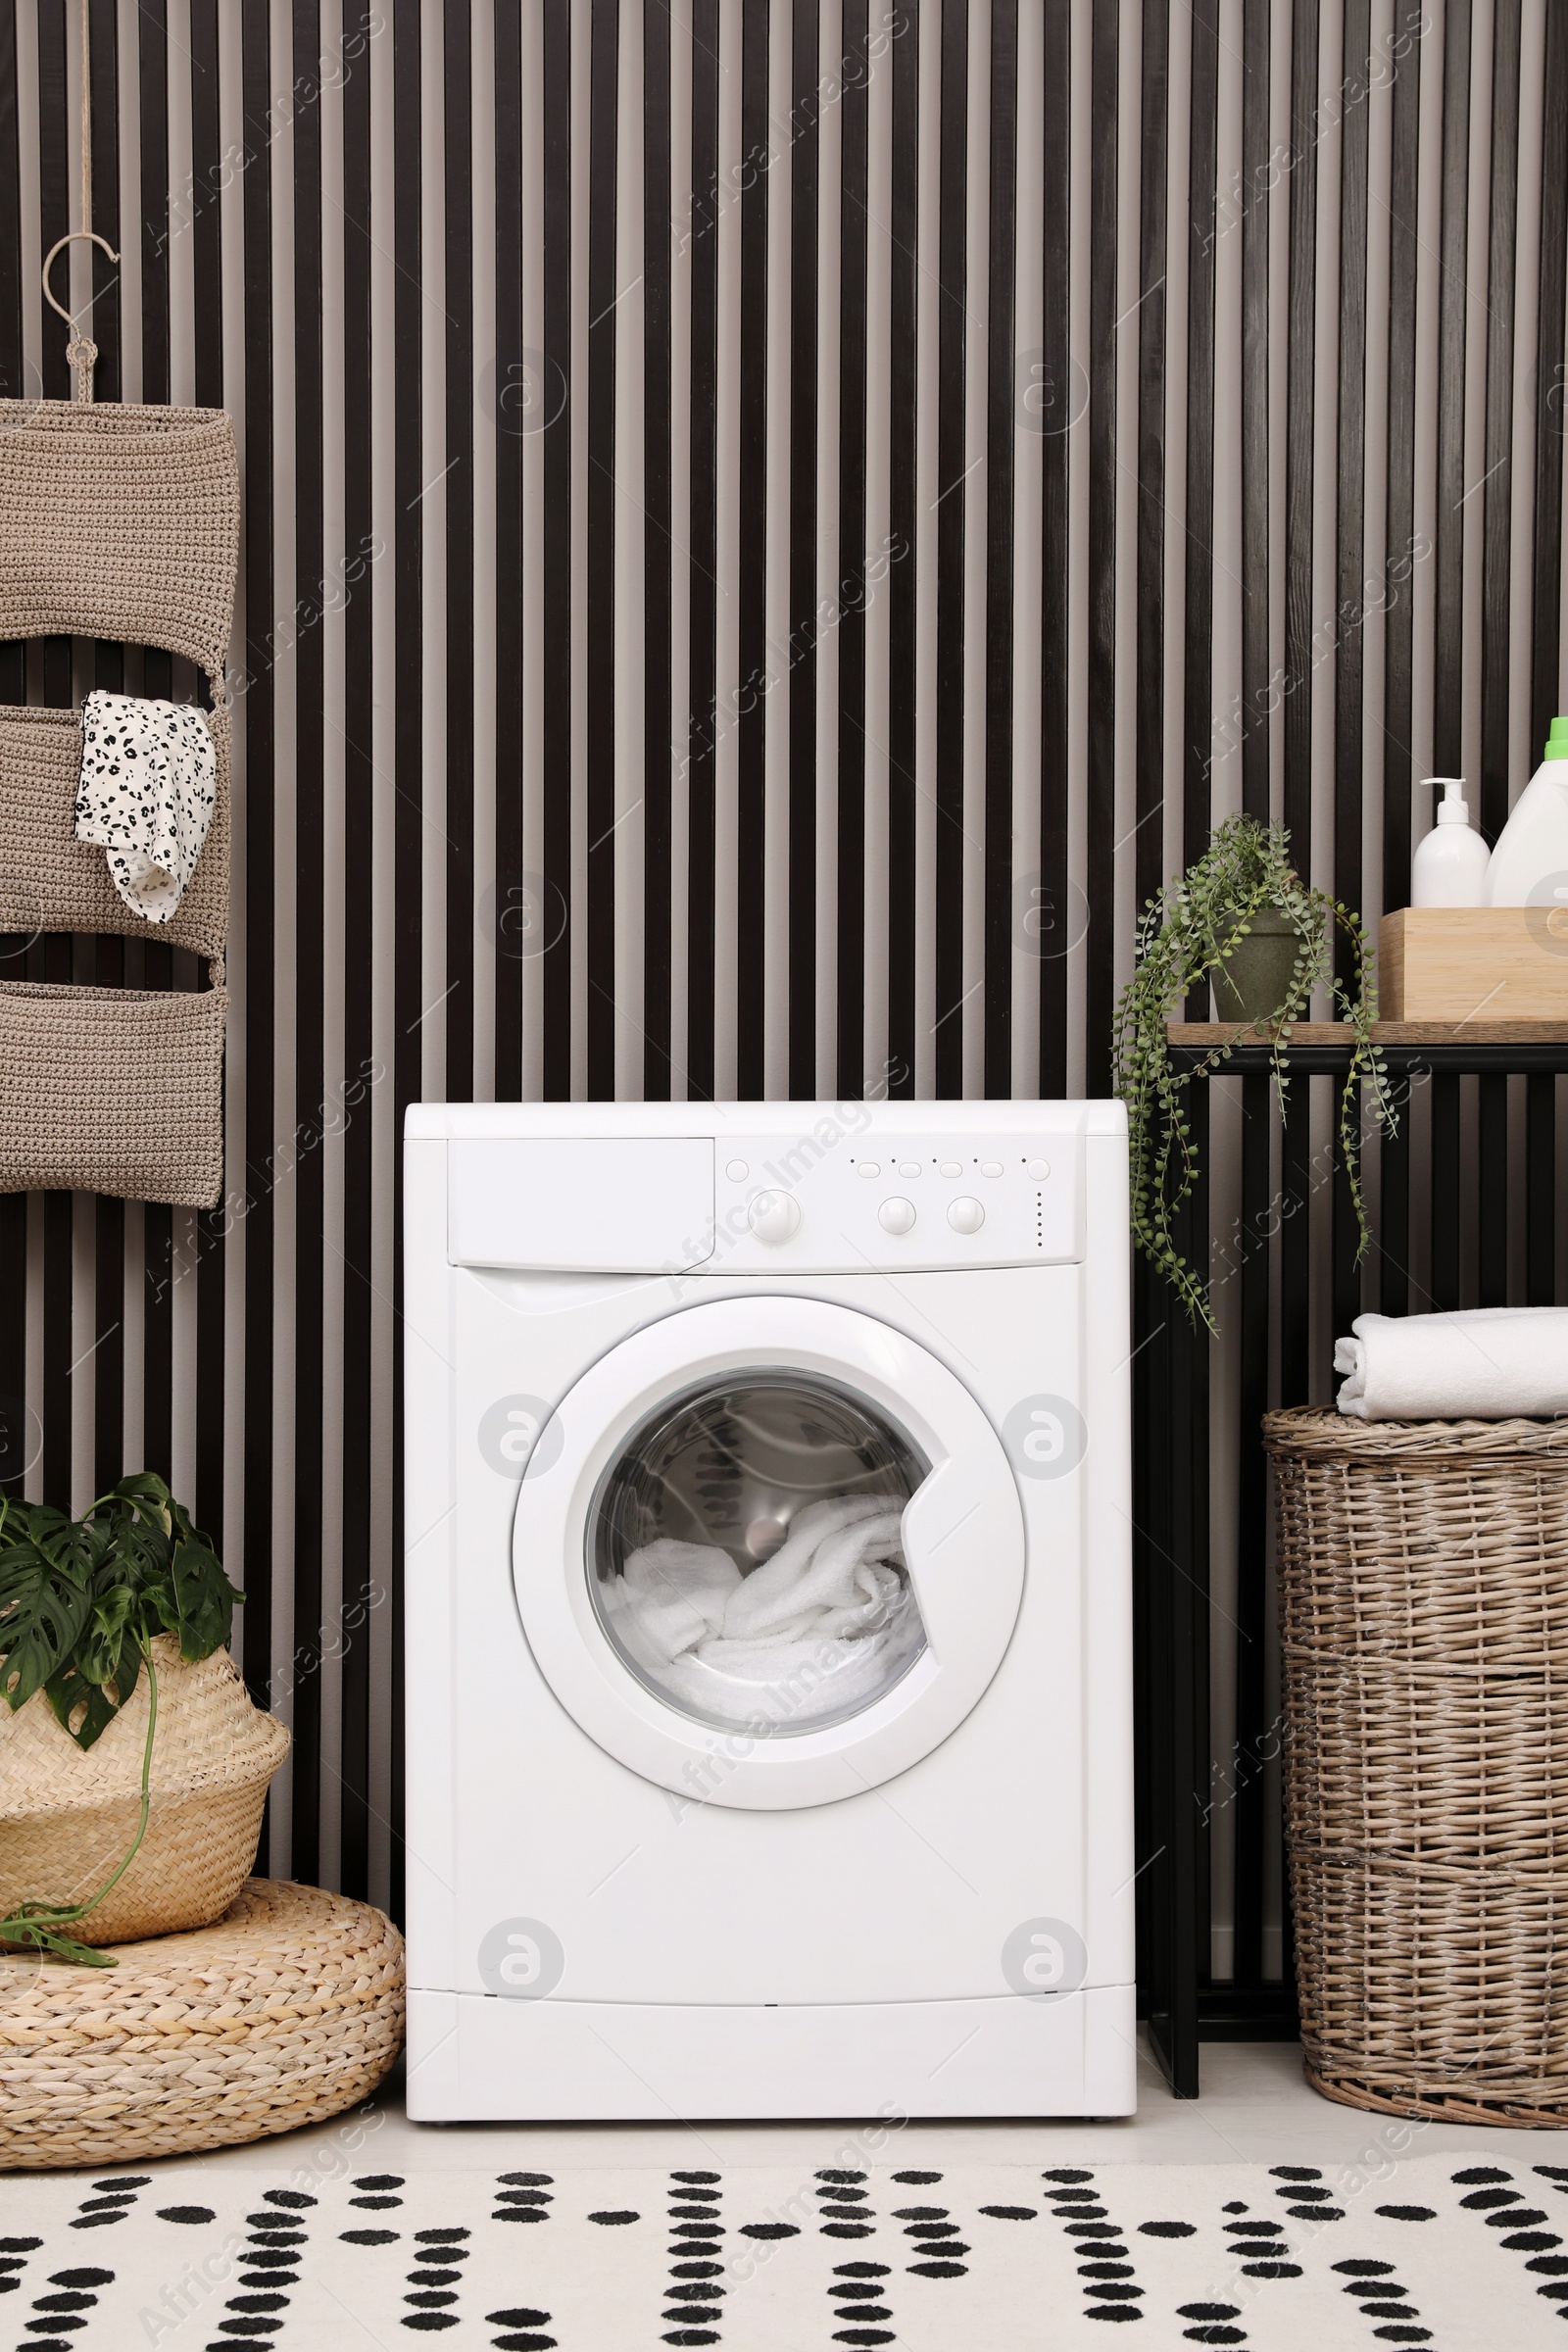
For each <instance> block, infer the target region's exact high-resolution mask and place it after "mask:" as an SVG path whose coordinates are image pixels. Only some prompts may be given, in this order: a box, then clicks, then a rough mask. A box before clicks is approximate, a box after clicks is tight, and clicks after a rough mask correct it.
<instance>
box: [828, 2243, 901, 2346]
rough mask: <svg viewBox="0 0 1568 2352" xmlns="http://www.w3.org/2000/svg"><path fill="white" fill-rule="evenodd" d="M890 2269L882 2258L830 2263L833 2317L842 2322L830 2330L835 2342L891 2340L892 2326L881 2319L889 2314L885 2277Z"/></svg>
mask: <svg viewBox="0 0 1568 2352" xmlns="http://www.w3.org/2000/svg"><path fill="white" fill-rule="evenodd" d="M892 2276H893V2273H892V2270H891V2269H890V2267H889V2265H888V2264H887V2263H885V2262H841V2263H838V2264H836V2265H835V2266H834V2271H833V2278H832V2283H831V2284H830V2286H829V2287H828V2290H827V2291H828V2296H829V2299H830V2301H831V2302H832V2303H833V2304H834V2305H835V2306H836V2317H837V2318H838V2319H839V2320H840V2321H842V2322H843V2323H844V2325H843V2326H841V2327H835V2328H834V2330H833V2341H834V2342H835V2343H836V2344H891V2343H894V2342H896V2341H897V2332H896V2330H895V2329H893V2328H891V2327H887V2326H886V2325H885V2323H886V2322H887V2321H889V2320H891V2319H892V2317H893V2306H892V2304H891V2303H890V2302H889V2301H888V2300H887V2297H888V2291H889V2290H888V2285H887V2281H888V2280H889V2279H890V2278H892Z"/></svg>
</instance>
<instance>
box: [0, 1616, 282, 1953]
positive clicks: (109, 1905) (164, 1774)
mask: <svg viewBox="0 0 1568 2352" xmlns="http://www.w3.org/2000/svg"><path fill="white" fill-rule="evenodd" d="M152 1648H153V1663H154V1666H155V1667H156V1669H157V1673H158V1726H157V1729H156V1731H155V1732H154V1734H153V1756H152V1774H151V1802H150V1804H149V1806H148V1811H147V1835H146V1836H145V1838H143V1839H142V1841H141V1844H140V1846H139V1847H138V1848H137V1851H136V1857H135V1859H134V1861H133V1862H132V1863H131V1865H130V1868H129V1869H128V1870H127V1871H126V1873H125V1875H124V1877H123V1879H122V1880H121V1881H120V1884H119V1885H118V1886H117V1887H114V1888H113V1889H112V1890H111V1891H110V1893H108V1894H107V1895H106V1896H105V1897H104V1899H103V1901H102V1902H101V1903H100V1904H99V1905H98V1906H97V1907H96V1909H94V1910H92V1911H90V1912H89V1913H88V1914H87V1916H86V1918H85V1919H82V1920H80V1921H79V1922H77V1923H76V1924H75V1925H73V1926H70V1927H68V1928H67V1930H66V1933H67V1934H68V1935H70V1936H73V1937H74V1938H75V1939H76V1941H77V1942H78V1943H123V1942H125V1941H127V1940H128V1939H129V1938H130V1937H132V1936H167V1935H169V1934H171V1933H172V1931H173V1930H175V1929H180V1928H203V1927H206V1926H207V1925H208V1923H209V1922H210V1921H211V1920H215V1919H217V1918H219V1917H220V1915H221V1913H222V1912H224V1911H226V1910H227V1909H228V1906H229V1904H230V1903H231V1902H232V1901H233V1899H234V1897H235V1895H236V1894H237V1893H238V1892H239V1889H240V1887H242V1886H243V1885H244V1883H245V1881H246V1879H247V1878H248V1877H249V1876H250V1869H251V1864H252V1863H253V1862H254V1861H255V1859H256V1840H257V1838H258V1837H259V1836H260V1835H261V1827H262V1808H263V1806H264V1805H265V1804H266V1802H267V1789H268V1784H269V1782H270V1780H271V1778H272V1775H273V1773H274V1772H276V1770H277V1768H278V1766H279V1765H280V1764H281V1763H282V1761H283V1758H284V1756H285V1755H286V1754H287V1752H288V1733H287V1732H286V1730H285V1729H284V1727H283V1725H282V1724H280V1723H279V1722H278V1721H277V1719H276V1717H275V1716H272V1715H266V1714H264V1713H263V1712H262V1710H261V1708H260V1707H256V1706H253V1705H252V1704H251V1700H250V1696H249V1693H248V1692H247V1691H246V1689H245V1686H244V1684H243V1683H242V1682H241V1681H240V1678H239V1674H238V1671H237V1670H236V1668H235V1665H234V1661H233V1659H232V1658H231V1657H230V1656H229V1654H228V1652H227V1650H226V1649H219V1650H215V1651H214V1652H213V1654H212V1656H211V1657H210V1658H202V1659H199V1660H198V1661H197V1662H196V1663H194V1664H191V1665H187V1664H186V1662H185V1661H184V1659H182V1658H181V1656H180V1654H179V1644H178V1642H176V1641H175V1640H174V1639H173V1637H172V1635H168V1634H163V1635H160V1636H159V1637H158V1639H157V1640H156V1641H155V1642H154V1643H153V1645H152ZM148 1698H149V1692H148V1685H147V1677H146V1675H145V1673H144V1674H142V1675H141V1676H140V1677H139V1678H138V1681H137V1684H136V1688H135V1690H134V1691H132V1693H131V1695H130V1697H129V1698H128V1699H127V1700H126V1702H125V1704H124V1705H123V1707H122V1708H121V1710H120V1712H119V1714H118V1715H117V1716H116V1717H115V1719H114V1721H113V1722H112V1723H111V1724H110V1725H109V1726H108V1727H107V1729H106V1730H105V1731H103V1732H102V1733H101V1734H100V1735H99V1737H98V1739H97V1740H94V1742H93V1744H92V1746H91V1747H89V1748H87V1749H85V1750H83V1749H82V1748H79V1747H78V1746H77V1745H76V1743H75V1741H74V1740H73V1739H72V1738H71V1737H70V1736H69V1734H68V1733H67V1732H66V1731H64V1730H63V1728H62V1727H61V1725H60V1724H59V1723H58V1722H57V1721H56V1719H55V1715H54V1711H53V1709H52V1708H51V1707H50V1705H49V1702H48V1700H47V1699H46V1698H45V1696H44V1694H43V1692H42V1691H34V1693H33V1695H32V1697H31V1698H29V1699H28V1700H27V1701H26V1703H25V1705H24V1706H22V1707H19V1708H18V1710H17V1712H16V1713H15V1714H14V1715H13V1714H12V1712H11V1710H10V1708H9V1707H6V1706H3V1705H0V1915H3V1914H4V1913H5V1912H8V1911H10V1910H11V1909H12V1908H13V1907H14V1906H15V1905H16V1904H18V1903H21V1902H26V1901H29V1900H33V1899H36V1900H38V1901H41V1902H56V1903H78V1902H82V1901H84V1900H85V1899H86V1897H87V1896H88V1895H90V1894H91V1893H92V1892H93V1889H94V1888H95V1887H101V1886H102V1885H103V1884H104V1882H105V1880H107V1879H108V1878H109V1876H110V1874H111V1873H112V1872H113V1870H114V1869H115V1866H116V1864H117V1863H118V1862H119V1861H120V1858H121V1856H122V1855H123V1853H124V1852H125V1850H126V1848H127V1847H128V1846H129V1844H130V1841H131V1839H132V1838H134V1836H135V1834H136V1824H137V1822H138V1820H139V1819H140V1816H141V1766H142V1754H143V1750H144V1748H145V1745H146V1740H147V1707H148Z"/></svg>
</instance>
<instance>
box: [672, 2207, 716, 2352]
mask: <svg viewBox="0 0 1568 2352" xmlns="http://www.w3.org/2000/svg"><path fill="white" fill-rule="evenodd" d="M722 2201H723V2199H722V2190H721V2185H720V2181H719V2176H718V2175H717V2173H671V2174H670V2176H669V2192H668V2200H667V2207H666V2210H667V2215H668V2220H669V2229H670V2241H669V2284H668V2285H667V2286H666V2287H665V2289H664V2313H663V2317H664V2327H665V2333H664V2337H663V2341H664V2342H665V2343H666V2344H716V2343H721V2342H722V2341H723V2338H722V2336H721V2334H720V2332H719V2323H720V2321H721V2320H722V2319H723V2317H724V2288H723V2285H722V2283H721V2281H722V2278H723V2275H724V2265H723V2262H722V2260H721V2256H722V2254H723V2250H724V2249H723V2240H724V2237H725V2234H726V2232H725V2228H724V2224H723V2223H722V2222H721V2221H720V2220H719V2206H720V2205H721V2203H722Z"/></svg>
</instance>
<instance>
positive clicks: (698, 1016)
mask: <svg viewBox="0 0 1568 2352" xmlns="http://www.w3.org/2000/svg"><path fill="white" fill-rule="evenodd" d="M718 43H719V20H718V0H693V6H692V47H691V56H692V174H691V176H692V196H691V238H692V294H691V480H692V488H691V556H690V561H689V564H688V568H687V599H688V611H689V613H690V622H689V645H690V652H689V655H688V661H687V675H688V697H687V700H688V710H687V721H686V725H687V735H686V809H687V816H686V835H687V852H686V899H687V916H686V1092H687V1094H688V1095H689V1096H690V1097H691V1098H692V1100H693V1101H695V1102H711V1101H712V1097H713V1068H714V1045H713V1018H714V994H713V992H714V969H713V957H714V952H715V918H716V913H717V900H716V892H717V865H716V856H717V851H716V843H715V834H714V809H715V785H716V775H717V730H718V711H717V691H718V688H717V680H718V667H717V664H718V76H719V46H718Z"/></svg>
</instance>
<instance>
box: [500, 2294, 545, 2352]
mask: <svg viewBox="0 0 1568 2352" xmlns="http://www.w3.org/2000/svg"><path fill="white" fill-rule="evenodd" d="M485 2321H486V2324H487V2325H488V2326H489V2327H504V2328H505V2329H506V2331H507V2332H506V2333H505V2335H498V2336H497V2337H496V2338H495V2342H496V2344H497V2345H498V2346H499V2347H500V2352H550V2347H551V2346H552V2345H553V2344H555V2343H556V2342H557V2340H558V2339H557V2338H556V2337H555V2336H553V2335H542V2334H541V2333H540V2332H539V2331H540V2329H541V2328H543V2327H548V2326H549V2325H550V2314H549V2312H548V2311H536V2310H535V2309H534V2308H533V2306H532V2304H530V2303H516V2304H513V2305H512V2306H510V2307H509V2308H508V2309H507V2310H505V2311H487V2312H486V2313H485Z"/></svg>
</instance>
